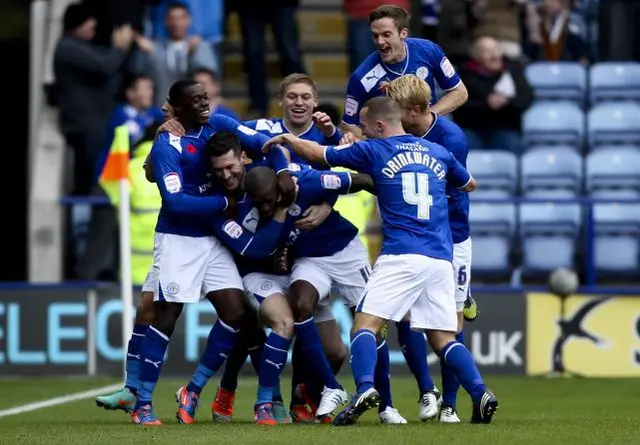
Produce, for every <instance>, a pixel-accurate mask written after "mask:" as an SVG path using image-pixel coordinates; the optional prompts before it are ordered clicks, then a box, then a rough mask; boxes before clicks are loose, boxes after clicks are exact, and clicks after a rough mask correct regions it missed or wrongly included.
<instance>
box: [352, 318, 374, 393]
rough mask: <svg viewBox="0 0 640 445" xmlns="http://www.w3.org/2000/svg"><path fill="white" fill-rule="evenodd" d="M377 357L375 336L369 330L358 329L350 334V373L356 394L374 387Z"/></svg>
mask: <svg viewBox="0 0 640 445" xmlns="http://www.w3.org/2000/svg"><path fill="white" fill-rule="evenodd" d="M377 355H378V350H377V347H376V334H374V333H373V332H372V331H370V330H369V329H359V330H357V331H356V332H354V333H353V334H351V372H352V373H353V380H354V381H355V382H356V389H357V391H358V394H362V393H363V392H365V391H367V390H369V389H370V388H373V386H374V385H373V376H374V372H375V368H376V361H377Z"/></svg>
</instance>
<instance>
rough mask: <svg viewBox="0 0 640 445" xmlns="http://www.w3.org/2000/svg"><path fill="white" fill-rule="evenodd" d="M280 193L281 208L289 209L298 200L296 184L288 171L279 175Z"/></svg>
mask: <svg viewBox="0 0 640 445" xmlns="http://www.w3.org/2000/svg"><path fill="white" fill-rule="evenodd" d="M278 191H279V192H280V201H279V205H280V206H281V207H289V206H290V205H291V204H293V202H294V201H295V200H296V193H297V191H296V183H295V182H294V181H293V179H292V178H291V175H290V174H289V172H288V171H283V172H280V174H279V175H278Z"/></svg>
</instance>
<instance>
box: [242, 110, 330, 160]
mask: <svg viewBox="0 0 640 445" xmlns="http://www.w3.org/2000/svg"><path fill="white" fill-rule="evenodd" d="M244 125H246V126H247V127H249V128H252V129H254V130H256V131H257V132H259V133H262V134H264V135H265V136H267V137H269V138H272V137H274V136H278V135H280V134H286V133H291V131H289V129H288V128H287V126H286V125H285V123H284V119H256V120H253V121H247V122H245V123H244ZM298 137H299V138H300V139H304V140H305V141H313V142H317V143H318V144H320V145H337V144H338V143H339V141H340V139H342V133H341V132H340V130H338V129H337V128H336V131H334V133H333V134H332V135H331V136H329V137H326V136H325V135H324V134H323V133H322V132H321V131H320V130H319V129H318V127H316V126H315V125H314V124H313V123H312V124H311V125H310V126H309V128H307V129H306V130H305V131H304V132H302V133H300V134H299V135H298ZM285 147H286V146H285ZM287 149H288V150H289V153H291V162H293V163H296V164H303V163H306V161H305V160H303V159H302V158H301V157H300V156H298V155H297V154H296V152H294V151H293V150H291V149H290V148H289V147H287ZM311 166H312V167H313V168H315V169H318V170H326V168H327V167H326V166H325V165H320V164H311Z"/></svg>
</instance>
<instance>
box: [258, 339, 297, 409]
mask: <svg viewBox="0 0 640 445" xmlns="http://www.w3.org/2000/svg"><path fill="white" fill-rule="evenodd" d="M289 346H291V340H289V339H287V338H284V337H282V336H280V335H278V334H276V333H275V332H271V334H269V336H268V337H267V342H266V343H265V345H264V350H263V351H262V363H261V364H260V374H259V375H258V399H257V401H256V405H261V404H263V403H271V402H273V394H274V392H275V388H276V386H277V385H278V378H279V377H280V374H281V373H282V371H283V369H284V367H285V365H286V364H287V355H288V354H289ZM266 397H268V399H265V398H266Z"/></svg>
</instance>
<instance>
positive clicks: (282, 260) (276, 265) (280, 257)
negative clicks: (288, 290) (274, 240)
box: [272, 247, 289, 274]
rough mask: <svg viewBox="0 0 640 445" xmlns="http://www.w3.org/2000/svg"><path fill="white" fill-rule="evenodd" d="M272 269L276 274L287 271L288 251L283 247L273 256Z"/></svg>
mask: <svg viewBox="0 0 640 445" xmlns="http://www.w3.org/2000/svg"><path fill="white" fill-rule="evenodd" d="M272 258H273V269H274V272H275V273H277V274H284V273H286V272H288V271H289V250H288V249H287V248H286V247H285V248H283V249H278V251H277V252H276V253H274V254H273V257H272Z"/></svg>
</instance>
